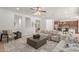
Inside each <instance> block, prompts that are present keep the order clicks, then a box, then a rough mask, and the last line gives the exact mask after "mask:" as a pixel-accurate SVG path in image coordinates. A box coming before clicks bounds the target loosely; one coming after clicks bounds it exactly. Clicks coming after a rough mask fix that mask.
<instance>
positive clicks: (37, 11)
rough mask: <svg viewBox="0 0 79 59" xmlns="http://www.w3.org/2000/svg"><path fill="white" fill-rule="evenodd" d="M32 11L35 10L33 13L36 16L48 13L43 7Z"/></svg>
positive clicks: (34, 8)
mask: <svg viewBox="0 0 79 59" xmlns="http://www.w3.org/2000/svg"><path fill="white" fill-rule="evenodd" d="M31 9H32V10H33V13H34V14H36V15H40V14H41V13H46V11H45V10H43V8H42V7H33V8H31Z"/></svg>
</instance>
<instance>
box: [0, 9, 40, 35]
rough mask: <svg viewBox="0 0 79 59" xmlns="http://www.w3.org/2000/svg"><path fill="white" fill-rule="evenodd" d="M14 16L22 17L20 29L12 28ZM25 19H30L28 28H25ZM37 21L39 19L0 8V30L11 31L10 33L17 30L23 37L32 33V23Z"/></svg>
mask: <svg viewBox="0 0 79 59" xmlns="http://www.w3.org/2000/svg"><path fill="white" fill-rule="evenodd" d="M14 15H18V16H22V26H21V28H19V27H17V28H16V27H15V26H14ZM26 17H29V18H30V19H31V24H30V26H29V27H28V28H27V27H26V26H25V20H26V19H25V18H26ZM37 19H39V18H37V17H33V16H27V15H24V14H19V13H16V12H12V11H9V10H6V9H1V8H0V30H12V31H17V30H19V31H21V32H22V35H23V36H24V35H27V34H30V33H33V32H34V27H32V22H34V21H35V20H37Z"/></svg>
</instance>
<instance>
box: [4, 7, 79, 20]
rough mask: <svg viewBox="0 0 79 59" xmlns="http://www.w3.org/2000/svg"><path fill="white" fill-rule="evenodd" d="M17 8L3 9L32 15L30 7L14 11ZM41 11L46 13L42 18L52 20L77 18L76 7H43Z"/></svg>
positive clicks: (78, 14) (78, 12)
mask: <svg viewBox="0 0 79 59" xmlns="http://www.w3.org/2000/svg"><path fill="white" fill-rule="evenodd" d="M16 8H17V7H4V8H3V9H7V10H10V11H13V12H19V13H22V14H26V15H32V16H33V15H34V14H33V10H32V9H31V8H32V7H19V10H18V11H17V10H16ZM43 10H45V11H47V12H46V13H42V15H41V16H39V17H42V18H53V19H64V18H69V17H75V16H79V11H78V10H79V8H78V7H43Z"/></svg>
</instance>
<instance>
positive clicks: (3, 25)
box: [0, 9, 14, 30]
mask: <svg viewBox="0 0 79 59" xmlns="http://www.w3.org/2000/svg"><path fill="white" fill-rule="evenodd" d="M13 21H14V13H12V12H10V11H7V10H4V9H0V30H4V29H13V28H14V26H13Z"/></svg>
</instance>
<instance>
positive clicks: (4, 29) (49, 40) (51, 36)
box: [0, 7, 79, 52]
mask: <svg viewBox="0 0 79 59" xmlns="http://www.w3.org/2000/svg"><path fill="white" fill-rule="evenodd" d="M78 10H79V8H78V7H3V8H0V49H1V51H3V52H55V51H57V52H67V51H69V52H70V51H79V47H75V48H73V47H71V46H72V45H73V44H69V45H68V44H65V45H64V43H65V42H63V41H64V40H65V39H67V38H68V35H70V36H72V35H73V36H72V37H74V36H75V39H74V40H76V44H75V46H79V40H78V33H79V25H78V24H79V11H78ZM4 33H6V34H4ZM39 34H40V35H39ZM41 36H43V37H44V38H43V37H42V38H41ZM70 36H69V38H71V37H70ZM30 37H34V38H33V39H34V40H38V39H37V38H36V37H40V40H41V39H43V40H42V41H40V42H37V41H35V42H36V43H37V44H35V43H33V42H31V41H30V40H29V39H32V38H30ZM71 39H72V38H71ZM67 41H68V40H67ZM72 41H73V39H72ZM30 42H31V43H30ZM70 43H71V42H70ZM62 45H63V47H64V46H65V47H66V48H63V47H61V46H62ZM70 45H71V46H70ZM68 46H70V48H68Z"/></svg>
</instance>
